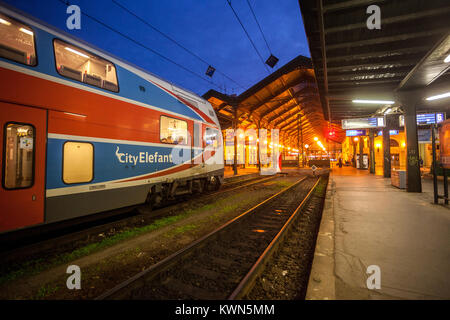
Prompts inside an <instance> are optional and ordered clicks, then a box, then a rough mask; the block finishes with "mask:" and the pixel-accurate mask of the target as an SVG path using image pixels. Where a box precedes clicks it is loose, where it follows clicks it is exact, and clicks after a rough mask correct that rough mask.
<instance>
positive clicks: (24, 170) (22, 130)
mask: <svg viewBox="0 0 450 320" xmlns="http://www.w3.org/2000/svg"><path fill="white" fill-rule="evenodd" d="M4 139H5V141H4V144H3V145H4V146H5V151H4V154H3V157H4V159H3V163H4V170H3V174H4V176H3V186H4V187H5V189H21V188H28V187H31V186H32V185H33V180H34V141H35V139H34V128H33V126H32V125H28V124H20V123H7V124H6V125H5V127H4Z"/></svg>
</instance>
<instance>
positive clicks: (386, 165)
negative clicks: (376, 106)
mask: <svg viewBox="0 0 450 320" xmlns="http://www.w3.org/2000/svg"><path fill="white" fill-rule="evenodd" d="M389 122H390V121H388V117H387V116H386V126H385V127H384V128H383V176H384V177H385V178H390V177H391V137H390V136H389V130H390V129H391V128H390V126H389Z"/></svg>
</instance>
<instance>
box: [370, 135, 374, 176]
mask: <svg viewBox="0 0 450 320" xmlns="http://www.w3.org/2000/svg"><path fill="white" fill-rule="evenodd" d="M369 170H370V173H375V148H374V132H373V129H369Z"/></svg>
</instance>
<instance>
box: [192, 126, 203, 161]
mask: <svg viewBox="0 0 450 320" xmlns="http://www.w3.org/2000/svg"><path fill="white" fill-rule="evenodd" d="M193 140H194V142H193V146H192V164H193V165H195V164H200V165H201V164H203V155H202V153H203V145H202V140H203V139H202V124H201V123H200V122H194V139H193Z"/></svg>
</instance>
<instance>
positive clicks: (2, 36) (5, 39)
mask: <svg viewBox="0 0 450 320" xmlns="http://www.w3.org/2000/svg"><path fill="white" fill-rule="evenodd" d="M0 57H2V58H6V59H9V60H12V61H15V62H19V63H23V64H26V65H29V66H35V65H36V64H37V61H36V48H35V45H34V32H33V31H32V29H31V28H30V27H28V26H26V25H24V24H22V23H20V22H18V21H16V20H15V19H12V18H10V17H8V16H5V15H3V14H1V13H0Z"/></svg>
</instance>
